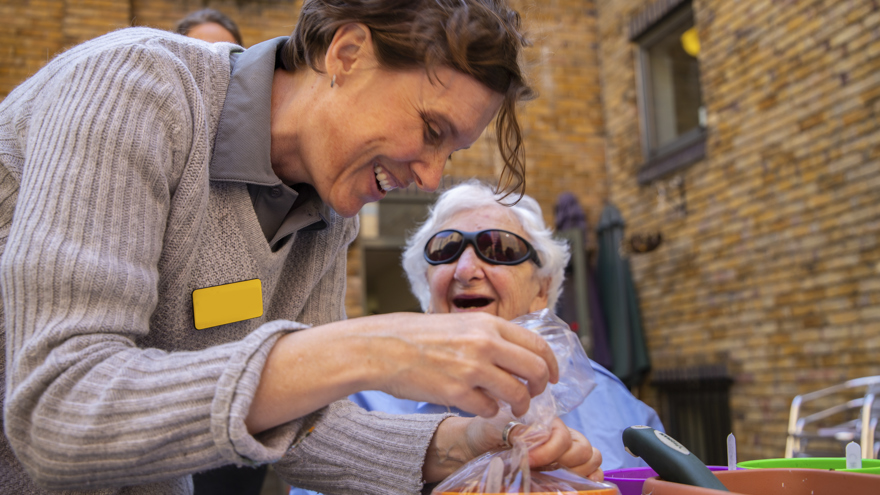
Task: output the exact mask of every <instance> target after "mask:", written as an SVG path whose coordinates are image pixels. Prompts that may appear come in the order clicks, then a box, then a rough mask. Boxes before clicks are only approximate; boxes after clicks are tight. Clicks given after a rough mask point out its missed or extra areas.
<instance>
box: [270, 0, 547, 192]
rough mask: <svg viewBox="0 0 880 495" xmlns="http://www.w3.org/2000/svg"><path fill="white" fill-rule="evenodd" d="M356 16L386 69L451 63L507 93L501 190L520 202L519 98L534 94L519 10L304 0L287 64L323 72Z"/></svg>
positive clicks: (472, 0) (498, 3) (461, 3)
mask: <svg viewBox="0 0 880 495" xmlns="http://www.w3.org/2000/svg"><path fill="white" fill-rule="evenodd" d="M351 22H359V23H363V24H364V25H366V26H367V27H369V28H370V31H371V33H372V39H373V45H374V46H375V50H376V58H377V59H378V61H379V64H380V65H381V66H382V67H384V68H386V69H410V68H413V67H423V68H425V69H426V70H427V71H428V74H429V75H431V76H432V69H433V68H435V67H439V66H448V67H452V68H453V69H456V70H458V71H460V72H462V73H464V74H467V75H469V76H471V77H473V78H474V79H476V80H477V81H479V82H480V83H482V84H483V85H485V86H486V87H488V88H489V89H491V90H492V91H495V92H497V93H500V94H501V95H503V96H504V101H503V103H502V104H501V108H500V110H499V111H498V115H497V116H496V118H495V134H496V136H497V140H498V149H499V151H500V152H501V157H502V158H503V160H504V170H502V172H501V177H500V178H499V180H498V185H497V186H496V192H498V193H501V192H503V193H504V196H503V198H507V197H508V196H510V195H511V194H518V195H519V197H518V198H517V201H518V200H519V198H521V197H522V195H523V194H525V185H526V178H525V168H526V162H525V149H524V146H523V137H522V129H521V128H520V125H519V121H518V120H517V116H516V104H517V102H519V101H525V100H530V99H532V98H534V97H535V92H534V91H533V90H532V88H530V87H529V86H528V84H527V83H526V80H525V76H524V75H523V70H522V68H521V65H520V60H521V53H522V48H523V47H525V46H529V42H528V40H526V38H525V36H524V34H523V32H522V27H521V19H520V16H519V13H517V12H516V11H515V10H513V9H511V8H510V7H508V6H507V4H506V2H504V0H305V1H304V2H303V7H302V11H301V13H300V16H299V20H298V21H297V24H296V28H295V29H294V31H293V34H292V35H291V37H290V40H289V41H288V42H287V44H286V45H285V46H284V49H283V50H282V53H281V60H282V62H283V64H284V66H285V69H287V70H290V71H295V70H296V69H297V68H301V67H309V68H311V69H312V70H314V71H317V72H323V71H322V69H321V68H320V61H321V59H322V58H323V57H324V55H325V54H326V52H327V48H328V47H329V46H330V42H331V41H332V40H333V35H334V34H335V33H336V30H337V29H339V28H340V27H341V26H343V25H345V24H348V23H351ZM432 77H433V76H432ZM514 202H515V201H514Z"/></svg>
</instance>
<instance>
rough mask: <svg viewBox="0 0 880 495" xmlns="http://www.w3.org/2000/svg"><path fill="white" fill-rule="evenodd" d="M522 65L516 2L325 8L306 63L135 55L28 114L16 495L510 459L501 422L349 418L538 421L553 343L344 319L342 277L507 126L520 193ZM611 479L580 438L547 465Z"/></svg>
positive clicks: (91, 62) (505, 146) (368, 477)
mask: <svg viewBox="0 0 880 495" xmlns="http://www.w3.org/2000/svg"><path fill="white" fill-rule="evenodd" d="M523 43H524V40H523V38H522V35H521V33H520V21H519V16H518V15H517V14H516V13H515V12H514V11H512V10H510V9H509V8H508V7H507V6H506V5H505V4H504V3H503V2H501V1H494V0H417V1H402V0H360V1H358V0H348V1H342V0H306V2H305V3H304V5H303V11H302V13H301V15H300V18H299V20H298V23H297V26H296V28H295V30H294V32H293V35H292V36H291V37H290V38H278V39H274V40H269V41H266V42H264V43H260V44H257V45H255V46H253V47H251V48H249V49H247V50H245V51H243V50H242V49H240V48H238V47H235V46H234V45H231V44H222V43H221V44H206V43H202V42H197V41H194V40H190V39H188V38H185V37H181V36H178V35H174V34H171V33H165V32H161V31H156V30H151V29H143V28H133V29H125V30H120V31H115V32H113V33H110V34H108V35H106V36H103V37H100V38H97V39H95V40H92V41H89V42H86V43H84V44H82V45H79V46H77V47H75V48H73V49H71V50H69V51H67V52H66V53H64V54H62V55H60V56H58V57H56V58H55V59H54V60H53V61H51V62H50V63H49V64H48V65H46V67H44V68H43V69H42V70H40V71H39V72H38V73H37V74H35V75H34V76H33V77H31V78H30V79H29V80H27V81H25V82H24V83H23V84H22V85H21V86H19V87H18V88H16V89H15V90H14V91H13V92H12V93H11V94H10V95H9V96H8V97H7V98H6V99H5V100H4V101H3V102H2V103H0V165H2V166H0V175H2V180H0V219H2V226H3V230H2V232H3V236H2V238H0V241H2V245H0V249H2V255H0V289H2V311H3V314H4V315H5V319H4V320H3V322H4V323H3V324H4V334H3V335H4V336H5V346H6V352H5V354H4V358H2V359H4V368H5V373H6V374H5V377H6V379H5V380H4V381H3V383H4V385H5V396H4V427H5V433H6V436H5V437H4V438H3V439H2V443H0V479H2V480H3V486H4V489H8V490H10V491H14V492H15V493H24V494H29V493H45V492H46V490H49V489H66V490H80V491H88V490H99V491H100V493H121V492H124V493H157V494H158V493H162V494H169V493H189V492H190V491H191V486H192V485H191V478H190V475H191V474H192V473H194V472H199V471H203V470H207V469H211V468H214V467H217V466H221V465H226V464H237V465H259V464H265V463H273V462H279V461H280V463H279V464H278V466H279V471H280V472H282V474H283V475H284V476H285V477H286V478H287V479H288V480H290V481H292V482H293V484H297V485H300V486H305V487H309V488H313V489H316V490H319V491H322V492H324V493H385V494H387V493H417V492H419V490H420V489H421V487H422V485H423V483H424V482H431V481H437V480H440V479H442V478H443V477H444V476H446V475H448V474H449V473H450V472H451V471H452V470H454V469H455V467H457V465H460V463H461V462H462V461H465V460H467V458H469V457H472V456H473V455H477V454H479V453H480V452H483V451H486V450H488V449H491V448H495V447H500V446H501V445H502V441H501V428H502V426H501V425H498V424H497V423H495V422H493V421H489V420H486V419H479V418H477V419H472V418H458V417H449V416H448V415H419V416H387V415H383V414H380V413H368V412H366V411H363V410H361V409H358V408H357V407H356V406H354V405H353V404H352V403H350V402H348V401H344V400H341V399H343V398H345V397H346V396H348V395H349V394H351V393H353V392H357V391H359V390H366V389H375V390H383V391H386V392H389V393H391V394H393V395H395V396H397V397H401V398H408V399H414V400H425V401H431V402H434V403H441V404H449V405H452V406H456V407H459V408H461V409H462V410H466V411H468V412H470V413H473V414H477V415H480V416H483V417H491V416H493V415H494V414H495V413H496V411H497V410H498V403H497V401H498V400H503V401H506V402H507V403H509V404H511V406H512V408H513V411H514V413H515V414H521V413H523V412H525V411H526V409H527V408H528V403H529V398H530V396H534V395H536V394H537V393H539V392H540V391H541V390H542V389H543V388H544V386H545V385H546V383H547V382H548V381H554V380H556V379H557V366H556V363H555V360H554V359H553V356H552V353H551V352H550V350H549V348H548V346H547V345H546V343H544V342H543V341H542V340H541V339H540V338H538V337H537V336H535V335H534V334H531V333H530V332H528V331H526V330H524V329H522V328H520V327H518V326H516V325H513V324H511V323H509V322H507V321H505V320H504V319H502V318H498V317H494V316H491V315H487V314H464V315H461V314H459V315H456V314H447V315H419V314H394V315H382V316H373V317H366V318H356V319H351V320H346V319H345V314H344V291H345V260H346V248H347V246H348V244H349V243H350V242H351V241H352V240H353V239H354V237H355V235H356V234H357V229H358V224H357V218H356V215H357V213H358V211H359V210H360V208H361V207H362V206H363V205H364V204H365V203H367V202H370V201H376V200H379V199H381V198H382V197H384V196H385V194H386V193H387V191H389V190H391V189H394V188H396V187H406V186H407V185H409V184H411V183H413V182H414V183H416V184H417V185H418V186H419V187H421V188H423V189H425V190H433V189H435V188H436V187H437V186H438V183H439V180H440V176H441V174H442V170H443V167H444V164H445V162H446V159H447V157H448V156H449V155H450V154H451V153H452V152H454V151H456V150H458V149H462V148H465V147H467V146H469V145H470V144H471V143H473V142H474V141H475V140H476V139H477V138H478V137H479V135H480V134H481V133H482V131H483V129H484V128H485V127H487V126H488V124H489V123H490V121H491V120H492V119H493V118H495V120H496V132H497V134H498V136H499V139H498V142H499V146H500V152H501V155H502V157H503V159H504V162H505V173H504V174H502V179H501V189H504V190H507V191H508V192H510V193H511V194H513V197H512V198H511V199H515V198H516V195H517V194H518V193H520V192H521V191H522V187H523V186H524V180H523V177H524V175H523V171H524V162H523V150H522V146H521V141H522V140H521V135H520V132H519V125H518V123H517V120H516V113H515V105H516V102H517V101H519V100H522V99H525V98H527V97H530V96H531V91H530V90H529V88H528V86H527V85H526V84H525V82H524V79H523V77H522V73H521V70H520V67H519V65H518V64H519V63H518V59H519V54H520V50H521V47H522V46H523ZM439 329H443V330H444V331H442V332H440V331H438V330H439ZM520 378H521V379H522V380H524V381H525V383H523V381H521V380H520ZM591 455H592V449H591V448H590V447H589V445H587V446H584V445H583V444H582V443H579V442H578V443H572V439H571V436H570V435H569V434H568V430H566V429H565V428H564V427H561V428H559V429H558V430H556V431H555V433H554V435H553V436H552V437H551V438H550V440H549V441H548V442H547V443H546V444H544V445H542V446H541V447H539V448H538V449H536V450H535V451H533V452H532V458H531V462H532V463H533V465H535V466H540V465H544V464H550V463H552V462H554V461H556V460H557V459H559V460H560V462H562V463H563V464H565V465H567V466H572V467H575V468H578V469H580V470H581V471H585V472H586V471H589V469H591V468H594V467H593V464H596V463H595V462H594V461H595V460H593V461H591V459H590V457H591Z"/></svg>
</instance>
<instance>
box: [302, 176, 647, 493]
mask: <svg viewBox="0 0 880 495" xmlns="http://www.w3.org/2000/svg"><path fill="white" fill-rule="evenodd" d="M500 199H501V198H500V196H498V195H496V194H495V192H494V191H493V189H492V188H491V187H489V186H487V185H485V184H482V183H480V182H477V181H470V182H466V183H463V184H460V185H457V186H455V187H453V188H451V189H449V190H447V191H446V192H445V193H443V194H442V195H441V196H440V198H439V199H438V200H437V202H436V203H435V205H434V206H433V207H432V208H431V211H430V214H429V216H428V219H427V220H426V221H425V223H424V224H422V225H421V227H419V229H418V230H417V231H416V232H415V233H414V234H413V235H412V236H411V237H410V238H409V240H408V241H407V244H406V249H405V250H404V253H403V267H404V270H405V271H406V274H407V277H408V278H409V282H410V286H411V288H412V292H413V294H415V296H416V297H417V298H418V300H419V302H420V303H421V306H422V309H423V310H424V311H425V312H429V313H459V312H485V313H490V314H492V315H496V316H500V317H502V318H505V319H508V320H510V319H513V318H516V317H518V316H521V315H523V314H526V313H530V312H534V311H538V310H541V309H544V308H553V307H554V306H555V305H556V301H557V300H558V298H559V295H560V292H561V290H562V282H563V279H564V274H565V266H566V265H567V264H568V260H569V257H570V253H569V247H568V244H566V243H565V242H564V241H561V240H557V239H554V237H553V233H552V231H551V230H550V229H549V228H548V227H547V226H546V225H545V224H544V219H543V216H542V213H541V207H540V206H539V205H538V202H537V201H535V200H534V199H533V198H531V197H529V196H523V197H522V199H520V201H519V202H518V203H517V204H516V205H514V206H503V205H501V204H500V203H499V200H500ZM592 365H593V368H594V369H595V371H596V388H595V389H594V390H593V392H592V393H591V394H590V395H589V396H587V398H586V400H585V401H584V402H583V403H582V404H581V405H580V406H579V407H578V408H576V409H575V410H574V411H572V412H570V413H568V414H566V415H564V416H563V417H562V418H561V419H562V420H563V422H564V423H565V425H566V426H568V428H569V429H570V430H573V432H572V435H573V436H574V435H581V434H583V435H584V436H585V437H586V438H587V439H588V440H589V442H590V443H591V444H592V446H593V447H594V448H597V449H598V450H599V451H601V453H602V454H601V457H602V464H601V468H602V469H603V470H610V469H619V468H623V467H639V466H645V464H644V463H643V461H642V460H641V459H638V458H633V457H631V456H630V455H628V454H627V453H626V451H625V450H624V447H623V441H622V439H621V435H622V433H623V430H624V429H625V428H626V427H628V426H632V425H636V424H643V425H648V426H652V427H654V428H655V429H658V430H661V431H662V430H663V425H662V424H661V423H660V420H659V418H658V417H657V413H656V412H654V410H653V409H651V408H650V407H648V406H647V405H646V404H644V403H643V402H641V401H639V400H638V399H636V398H635V397H634V396H633V395H632V394H631V393H630V392H629V390H628V389H627V388H626V387H625V386H624V385H623V383H622V382H621V381H620V380H619V379H617V378H616V377H615V376H614V375H613V374H611V372H609V371H608V370H606V369H605V368H603V367H602V366H601V365H599V364H597V363H595V362H593V363H592ZM350 399H351V400H352V401H354V402H355V403H357V404H359V405H360V406H362V407H364V408H365V409H368V410H379V411H383V412H387V413H393V414H412V413H438V412H446V411H448V410H450V409H451V410H452V411H453V412H456V413H459V414H462V415H467V414H466V413H464V412H462V411H459V410H457V409H454V408H447V407H446V406H444V405H439V404H431V403H427V402H416V401H411V400H404V399H398V398H395V397H393V396H391V395H388V394H386V393H384V392H378V391H367V392H360V393H357V394H354V395H352V396H350ZM299 493H308V492H305V491H300V490H298V489H296V488H294V489H293V490H292V492H291V494H292V495H293V494H299Z"/></svg>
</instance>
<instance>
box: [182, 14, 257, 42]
mask: <svg viewBox="0 0 880 495" xmlns="http://www.w3.org/2000/svg"><path fill="white" fill-rule="evenodd" d="M174 32H175V33H178V34H182V35H184V36H189V37H190V38H196V39H200V40H202V41H207V42H210V43H216V42H218V41H226V42H228V43H235V44H236V45H239V46H244V43H243V42H242V39H241V32H240V31H239V30H238V25H236V24H235V21H233V20H232V19H230V18H229V17H227V16H226V15H224V14H223V13H222V12H220V11H217V10H214V9H202V10H197V11H195V12H191V13H189V14H187V15H186V17H184V18H183V19H181V20H179V21H177V25H176V26H174Z"/></svg>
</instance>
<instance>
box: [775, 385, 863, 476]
mask: <svg viewBox="0 0 880 495" xmlns="http://www.w3.org/2000/svg"><path fill="white" fill-rule="evenodd" d="M862 387H864V388H865V389H866V391H865V395H864V396H862V397H859V398H857V399H851V400H848V401H846V402H844V403H842V404H837V405H834V406H832V407H829V408H827V409H824V410H821V411H819V412H816V413H813V414H810V415H807V416H803V417H800V414H801V408H802V406H803V405H804V403H806V402H810V401H814V400H816V399H820V398H823V397H827V396H830V395H832V394H837V393H841V392H845V391H847V390H854V389H858V388H862ZM878 395H880V376H866V377H862V378H855V379H853V380H848V381H846V382H843V383H840V384H837V385H834V386H831V387H828V388H824V389H821V390H817V391H815V392H810V393H807V394H803V395H797V396H795V398H794V399H793V400H792V401H791V412H790V414H789V418H788V438H787V439H786V442H785V457H786V458H792V457H795V456H799V454H802V453H804V452H803V450H802V449H803V444H802V440H806V439H817V438H823V439H829V438H833V439H836V440H838V441H841V442H849V441H852V440H855V438H856V434H857V433H859V434H860V436H859V444H860V446H861V449H862V458H863V459H876V458H877V452H876V450H875V448H874V443H875V438H876V433H877V421H878V416H880V407H878V406H880V401H877V398H878ZM855 409H858V410H859V417H858V419H856V420H852V421H849V422H847V423H843V424H841V425H837V426H835V427H831V428H819V429H818V431H817V433H807V432H806V431H805V428H806V427H807V426H809V425H811V424H813V423H816V422H818V421H821V420H823V419H827V418H829V417H831V416H834V415H835V414H840V413H843V412H846V411H850V410H855ZM878 446H880V443H878Z"/></svg>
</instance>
